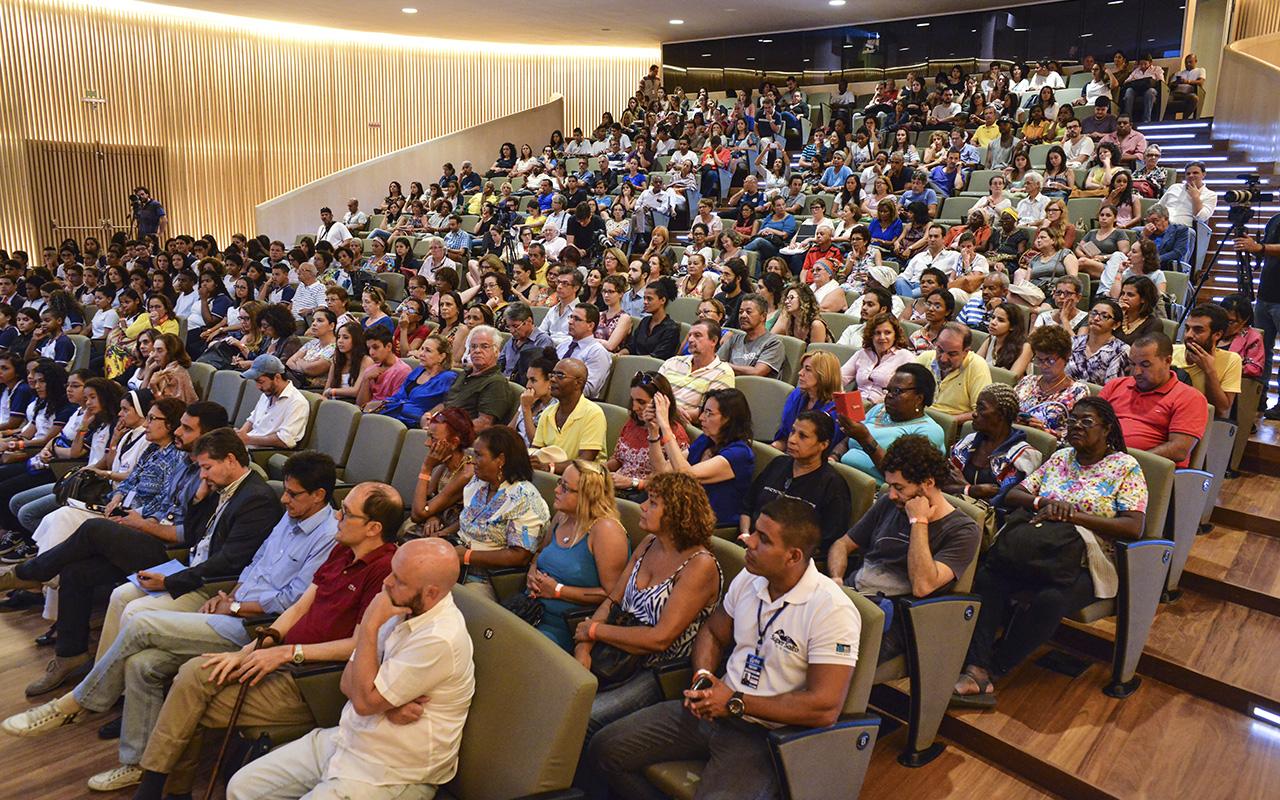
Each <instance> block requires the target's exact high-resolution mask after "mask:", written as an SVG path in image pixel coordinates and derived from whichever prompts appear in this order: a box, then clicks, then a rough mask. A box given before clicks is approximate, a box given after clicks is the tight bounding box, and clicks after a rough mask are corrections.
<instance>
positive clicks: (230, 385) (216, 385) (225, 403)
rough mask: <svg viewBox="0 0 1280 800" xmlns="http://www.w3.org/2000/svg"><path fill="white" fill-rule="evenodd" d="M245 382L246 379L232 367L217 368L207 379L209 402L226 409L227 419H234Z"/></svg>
mask: <svg viewBox="0 0 1280 800" xmlns="http://www.w3.org/2000/svg"><path fill="white" fill-rule="evenodd" d="M245 383H247V381H245V379H244V378H242V377H241V376H240V373H239V372H236V371H235V370H233V369H220V370H218V371H217V372H215V373H214V374H213V378H212V379H211V380H210V381H209V402H211V403H217V404H218V405H220V406H222V407H223V408H224V409H226V411H227V419H235V416H236V409H238V408H239V407H240V395H241V393H243V392H244V385H245Z"/></svg>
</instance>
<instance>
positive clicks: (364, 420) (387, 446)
mask: <svg viewBox="0 0 1280 800" xmlns="http://www.w3.org/2000/svg"><path fill="white" fill-rule="evenodd" d="M407 430H408V429H407V428H405V426H404V423H403V422H401V421H400V420H398V419H392V418H391V417H388V416H384V415H382V414H362V415H361V416H360V424H359V425H358V426H356V435H355V439H354V440H353V441H352V443H351V455H350V457H349V458H348V459H347V463H346V465H345V466H344V467H343V468H341V469H340V470H339V471H338V477H339V479H340V480H341V481H342V483H344V484H348V486H350V485H355V484H357V483H361V482H363V481H381V482H383V483H386V482H387V481H389V480H391V471H392V470H393V469H394V468H395V464H396V458H398V457H399V455H400V446H401V443H402V442H404V435H405V433H406V432H407Z"/></svg>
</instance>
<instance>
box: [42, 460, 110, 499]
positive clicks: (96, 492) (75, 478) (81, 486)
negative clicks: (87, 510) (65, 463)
mask: <svg viewBox="0 0 1280 800" xmlns="http://www.w3.org/2000/svg"><path fill="white" fill-rule="evenodd" d="M110 494H111V481H109V480H107V479H106V478H104V477H103V476H101V475H98V474H97V473H94V472H89V471H88V470H86V469H84V468H83V467H77V468H76V469H74V470H72V471H71V472H69V473H67V474H66V475H64V476H63V477H62V478H61V479H60V480H59V481H58V482H57V483H56V484H54V487H53V496H54V498H55V499H56V500H57V501H58V505H60V506H65V505H66V504H67V500H79V501H81V502H82V503H88V504H90V505H99V506H100V505H104V504H105V503H106V501H107V496H108V495H110Z"/></svg>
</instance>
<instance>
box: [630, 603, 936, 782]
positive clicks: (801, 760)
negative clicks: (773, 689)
mask: <svg viewBox="0 0 1280 800" xmlns="http://www.w3.org/2000/svg"><path fill="white" fill-rule="evenodd" d="M845 593H846V594H848V595H849V597H850V599H852V600H853V604H854V606H855V607H856V608H857V610H858V616H859V617H860V618H861V621H862V632H861V635H860V636H859V638H858V664H857V666H856V667H855V668H854V671H853V678H852V680H850V681H849V693H848V694H847V695H846V696H845V703H844V709H843V710H842V711H841V714H840V720H839V721H838V722H836V724H834V725H831V726H829V727H826V728H801V727H798V726H786V727H782V728H775V729H774V730H772V731H770V732H769V747H770V749H771V750H772V753H773V763H774V767H775V769H776V770H777V772H778V779H779V781H780V782H781V783H782V785H783V796H784V797H786V798H789V800H832V798H841V799H842V800H843V799H844V798H855V797H857V796H858V793H859V792H860V791H861V790H862V781H863V778H864V777H865V776H866V771H867V766H868V764H870V762H871V752H872V749H873V748H874V746H875V740H876V734H877V732H878V729H879V726H880V718H879V717H877V716H875V715H872V714H867V713H866V708H867V698H868V697H869V696H870V694H871V684H872V682H873V680H874V677H875V665H876V657H877V655H878V654H879V652H880V638H881V636H882V635H883V632H884V612H883V611H881V610H880V608H879V606H877V605H876V604H875V603H873V602H871V601H870V600H867V599H866V598H864V597H862V596H861V595H859V594H858V593H857V592H854V591H853V590H852V589H848V588H846V589H845ZM953 677H954V676H953ZM704 765H705V762H704V761H695V760H688V761H668V762H664V763H659V764H654V765H652V766H650V767H648V768H646V769H645V771H644V776H645V778H646V779H648V781H649V782H650V783H652V784H653V786H654V787H655V788H656V789H658V790H659V791H661V792H663V793H665V794H667V795H668V796H670V797H673V798H677V799H678V800H690V799H691V798H692V797H693V796H694V794H695V793H696V792H697V789H698V783H699V781H700V780H701V775H702V769H703V767H704Z"/></svg>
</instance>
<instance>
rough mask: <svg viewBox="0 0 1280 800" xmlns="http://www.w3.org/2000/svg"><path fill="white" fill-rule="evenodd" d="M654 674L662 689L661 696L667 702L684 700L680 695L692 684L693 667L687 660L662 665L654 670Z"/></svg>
mask: <svg viewBox="0 0 1280 800" xmlns="http://www.w3.org/2000/svg"><path fill="white" fill-rule="evenodd" d="M654 673H655V674H656V675H657V676H658V685H659V686H661V687H662V696H663V697H664V698H665V699H667V700H682V699H684V695H683V694H682V693H683V692H684V690H685V689H688V688H689V684H691V683H693V666H692V665H691V664H690V663H689V661H688V660H687V659H681V660H680V661H673V662H671V663H670V664H664V665H662V666H660V667H657V668H655V669H654Z"/></svg>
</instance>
